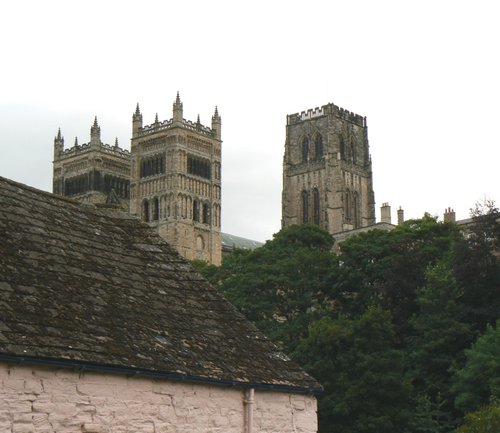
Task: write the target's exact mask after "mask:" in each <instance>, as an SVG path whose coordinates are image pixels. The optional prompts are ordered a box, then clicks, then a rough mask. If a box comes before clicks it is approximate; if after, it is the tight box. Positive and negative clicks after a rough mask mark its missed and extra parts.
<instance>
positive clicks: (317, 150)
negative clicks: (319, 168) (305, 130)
mask: <svg viewBox="0 0 500 433" xmlns="http://www.w3.org/2000/svg"><path fill="white" fill-rule="evenodd" d="M314 157H315V158H316V159H321V158H322V157H323V137H322V136H321V134H318V135H316V139H315V140H314Z"/></svg>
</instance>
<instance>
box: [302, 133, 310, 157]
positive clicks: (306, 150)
mask: <svg viewBox="0 0 500 433" xmlns="http://www.w3.org/2000/svg"><path fill="white" fill-rule="evenodd" d="M308 159H309V139H308V138H307V137H304V139H303V140H302V162H307V160H308Z"/></svg>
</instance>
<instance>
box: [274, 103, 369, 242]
mask: <svg viewBox="0 0 500 433" xmlns="http://www.w3.org/2000/svg"><path fill="white" fill-rule="evenodd" d="M302 223H313V224H317V225H319V226H320V227H322V228H324V229H325V230H327V231H328V232H330V233H331V234H335V233H340V232H344V231H349V230H353V229H357V228H361V227H367V226H370V225H373V224H375V198H374V193H373V180H372V167H371V157H370V153H369V146H368V128H367V125H366V118H364V117H361V116H359V115H357V114H354V113H351V112H349V111H347V110H344V109H342V108H339V107H337V106H336V105H334V104H328V105H324V106H323V107H321V108H316V109H314V110H308V111H307V112H302V113H300V114H299V113H296V114H291V115H288V116H287V124H286V142H285V156H284V160H283V196H282V226H283V227H286V226H289V225H292V224H302Z"/></svg>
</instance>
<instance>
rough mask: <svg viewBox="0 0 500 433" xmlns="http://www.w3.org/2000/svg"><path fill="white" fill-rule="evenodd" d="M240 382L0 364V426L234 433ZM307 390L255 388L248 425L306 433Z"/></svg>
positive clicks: (63, 431)
mask: <svg viewBox="0 0 500 433" xmlns="http://www.w3.org/2000/svg"><path fill="white" fill-rule="evenodd" d="M244 394H245V392H244V390H242V389H238V388H227V387H219V386H208V385H197V384H189V383H180V382H169V381H160V380H156V379H149V378H138V377H126V376H120V375H108V374H99V373H88V372H75V371H69V370H61V369H50V368H38V367H36V368H32V367H28V366H18V365H16V366H13V365H8V364H0V432H9V433H39V432H40V433H42V432H43V433H56V432H57V433H167V432H168V433H196V432H207V433H242V432H243V431H244V422H245V421H244V420H245V417H244ZM316 430H317V417H316V399H315V397H314V396H310V395H302V394H288V393H282V392H270V391H260V390H256V391H255V396H254V404H253V432H254V433H272V432H280V433H287V432H290V433H292V432H293V433H314V432H316Z"/></svg>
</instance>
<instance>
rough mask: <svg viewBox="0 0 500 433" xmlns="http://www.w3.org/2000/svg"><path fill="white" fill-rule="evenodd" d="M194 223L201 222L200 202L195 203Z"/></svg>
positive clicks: (195, 201)
mask: <svg viewBox="0 0 500 433" xmlns="http://www.w3.org/2000/svg"><path fill="white" fill-rule="evenodd" d="M193 221H200V202H199V201H198V200H194V201H193Z"/></svg>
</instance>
